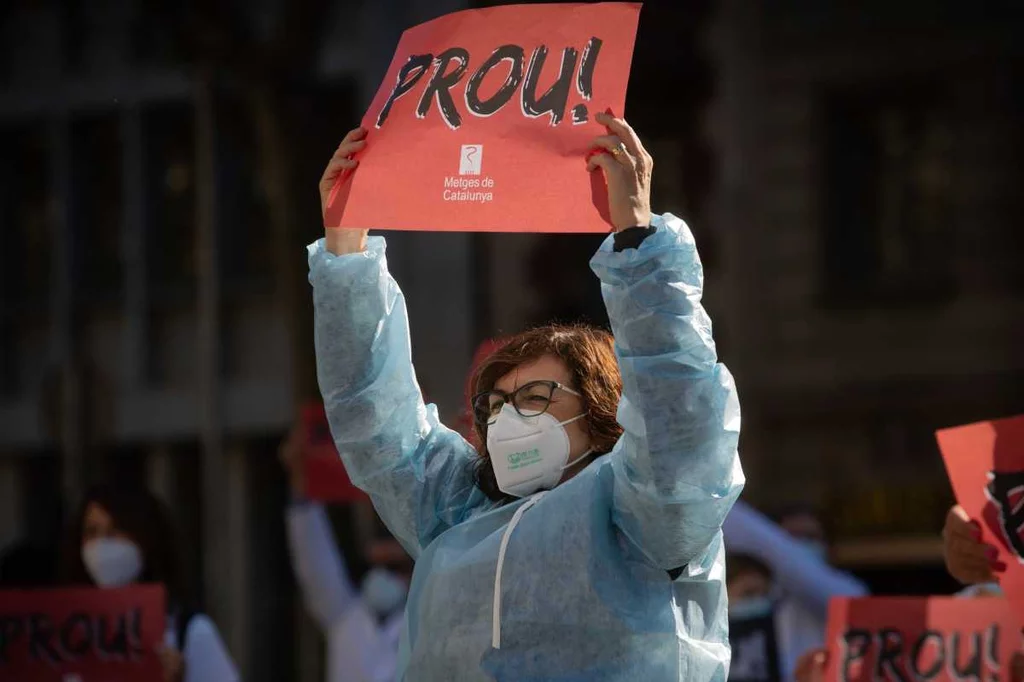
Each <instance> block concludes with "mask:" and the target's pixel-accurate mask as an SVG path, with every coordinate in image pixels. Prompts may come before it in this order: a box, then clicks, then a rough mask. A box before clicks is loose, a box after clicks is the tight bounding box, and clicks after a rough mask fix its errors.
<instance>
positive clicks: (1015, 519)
mask: <svg viewBox="0 0 1024 682" xmlns="http://www.w3.org/2000/svg"><path fill="white" fill-rule="evenodd" d="M936 438H937V439H938V441H939V448H940V449H941V450H942V457H943V459H944V460H945V462H946V471H947V472H948V473H949V480H950V482H951V483H952V484H953V492H954V493H956V499H957V502H959V503H960V505H961V506H962V507H963V508H964V510H965V511H966V512H967V513H968V515H970V517H971V518H972V519H975V520H977V521H978V522H979V523H980V524H981V527H982V539H983V540H984V541H985V542H987V543H988V544H990V545H993V546H994V547H996V548H997V549H998V550H999V560H1000V561H1002V562H1003V563H1005V564H1006V566H1007V570H1006V573H1005V574H1003V575H1002V576H1001V577H1000V580H999V582H1000V585H1001V586H1002V588H1003V591H1004V592H1005V593H1006V596H1007V598H1008V599H1009V600H1010V602H1011V603H1012V604H1014V607H1015V608H1016V609H1018V610H1019V611H1020V612H1022V613H1024V415H1021V416H1018V417H1011V418H1009V419H997V420H994V421H987V422H980V423H978V424H968V425H967V426H959V427H956V428H952V429H944V430H942V431H939V432H938V433H937V434H936Z"/></svg>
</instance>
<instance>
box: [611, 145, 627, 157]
mask: <svg viewBox="0 0 1024 682" xmlns="http://www.w3.org/2000/svg"><path fill="white" fill-rule="evenodd" d="M625 153H626V145H625V144H623V143H622V142H620V143H618V144H617V145H615V149H613V150H612V156H614V157H615V158H616V159H620V158H622V155H623V154H625Z"/></svg>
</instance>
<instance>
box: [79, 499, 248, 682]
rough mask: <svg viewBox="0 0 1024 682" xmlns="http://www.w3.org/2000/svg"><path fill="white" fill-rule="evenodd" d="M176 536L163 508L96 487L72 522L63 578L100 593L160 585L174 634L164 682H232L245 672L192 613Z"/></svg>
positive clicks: (208, 624) (169, 637) (213, 630)
mask: <svg viewBox="0 0 1024 682" xmlns="http://www.w3.org/2000/svg"><path fill="white" fill-rule="evenodd" d="M173 537H174V533H173V527H172V524H171V520H170V518H169V515H168V513H167V511H166V509H165V507H164V505H163V504H162V503H161V502H160V501H159V500H158V499H156V497H154V496H153V495H152V494H151V493H149V492H148V491H146V490H136V489H124V488H118V487H114V486H108V485H97V486H94V487H93V488H91V489H90V490H89V491H88V492H87V493H86V495H85V497H84V499H83V500H82V503H81V505H80V506H79V509H78V513H77V514H76V515H75V517H74V518H73V520H72V524H71V527H70V532H69V535H68V539H67V550H66V554H65V557H64V573H65V579H66V580H67V582H68V583H70V584H73V585H94V586H96V587H99V588H115V587H126V586H128V585H131V584H133V583H160V584H162V585H163V586H164V588H165V589H166V591H167V603H168V607H169V608H168V611H169V612H168V614H167V631H166V635H165V638H164V646H163V647H161V649H160V651H159V654H160V659H161V662H162V663H163V669H164V682H233V681H234V680H238V679H239V676H238V671H237V670H236V669H235V664H234V662H233V661H232V660H231V656H230V654H229V653H228V651H227V648H226V647H225V646H224V642H223V641H222V640H221V638H220V633H218V632H217V626H216V625H214V623H213V621H212V620H210V619H209V618H208V617H206V616H205V615H203V614H200V613H195V612H194V611H191V610H189V609H188V608H187V604H186V601H187V600H186V599H185V597H184V594H183V589H182V580H181V568H180V563H179V558H178V553H177V547H176V545H175V543H174V540H173Z"/></svg>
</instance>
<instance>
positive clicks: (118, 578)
mask: <svg viewBox="0 0 1024 682" xmlns="http://www.w3.org/2000/svg"><path fill="white" fill-rule="evenodd" d="M82 563H83V564H85V570H86V571H88V572H89V576H90V577H92V579H93V582H95V583H96V584H97V585H99V586H100V587H123V586H125V585H130V584H131V583H133V582H135V581H136V580H137V579H138V577H139V575H140V574H141V573H142V551H141V550H140V549H139V547H138V545H136V544H135V543H134V542H132V541H131V540H126V539H124V538H96V539H94V540H89V541H88V542H86V543H85V544H84V545H82Z"/></svg>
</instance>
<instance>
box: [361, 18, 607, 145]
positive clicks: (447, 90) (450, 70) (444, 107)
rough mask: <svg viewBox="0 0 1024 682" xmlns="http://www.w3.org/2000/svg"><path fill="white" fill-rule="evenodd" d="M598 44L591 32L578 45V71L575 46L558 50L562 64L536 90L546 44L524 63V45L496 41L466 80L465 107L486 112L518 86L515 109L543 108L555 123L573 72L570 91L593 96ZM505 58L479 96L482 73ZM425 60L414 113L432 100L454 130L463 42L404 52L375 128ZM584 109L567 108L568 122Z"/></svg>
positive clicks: (466, 60)
mask: <svg viewBox="0 0 1024 682" xmlns="http://www.w3.org/2000/svg"><path fill="white" fill-rule="evenodd" d="M601 44H602V43H601V39H600V38H591V39H590V40H588V41H587V44H586V46H585V47H584V48H583V57H582V58H581V59H580V60H579V70H578V71H577V70H576V60H577V57H579V53H578V52H577V51H576V49H575V48H572V47H567V48H565V49H564V50H562V64H561V68H560V69H559V72H558V78H557V79H555V82H554V83H552V84H551V86H550V87H548V89H547V90H545V91H544V92H543V93H542V94H540V95H538V94H537V91H538V89H539V88H540V75H541V71H542V70H543V69H544V63H545V62H546V61H547V57H548V48H547V46H546V45H540V46H538V47H537V48H536V49H534V51H533V54H532V55H530V60H529V62H528V63H527V62H526V51H525V50H524V49H523V48H522V47H520V46H519V45H502V46H501V47H499V48H497V49H496V50H494V52H492V53H491V55H490V56H489V57H488V58H487V59H485V60H484V61H483V62H482V63H481V64H480V66H479V67H477V69H476V71H474V72H473V75H471V76H470V77H469V80H467V81H466V86H465V96H464V99H465V104H466V107H465V108H466V110H467V111H469V112H470V113H471V114H473V115H474V116H481V117H487V116H492V115H494V114H495V113H497V112H498V111H499V110H500V109H501V108H502V107H504V106H505V105H506V104H508V103H509V102H510V101H512V98H513V96H515V94H516V92H517V91H518V92H519V98H518V99H519V103H520V109H521V111H522V112H523V115H524V116H526V117H528V118H539V117H540V116H543V115H544V114H548V115H549V116H550V117H551V125H552V126H556V125H558V124H559V123H560V122H561V121H562V119H563V118H565V109H566V106H567V105H568V103H569V90H570V89H571V87H572V83H573V80H574V79H573V75H574V74H575V76H576V77H575V81H576V91H577V92H578V93H579V94H580V96H581V97H582V98H583V100H584V101H587V102H589V101H590V99H591V97H593V94H594V66H595V65H596V64H597V55H598V54H599V53H600V52H601ZM506 62H507V63H508V73H507V75H506V76H505V80H504V81H503V82H502V84H501V86H500V87H499V88H498V89H497V90H496V91H495V92H494V93H493V94H491V95H490V96H486V97H485V96H483V95H482V94H481V86H482V84H483V82H484V79H485V78H487V75H488V74H490V73H491V71H492V70H494V69H496V68H498V66H499V65H501V64H504V63H506ZM431 64H433V67H434V69H433V73H431V75H430V80H429V81H428V82H427V86H426V88H424V90H423V93H422V94H421V95H420V101H419V104H417V106H416V118H424V117H426V115H427V112H428V111H429V109H430V103H431V101H433V100H436V101H437V108H438V110H439V111H440V112H441V117H442V118H443V119H444V121H445V123H447V124H448V127H449V128H451V129H452V130H457V129H458V128H459V127H460V126H461V125H462V114H460V113H459V109H458V108H457V107H456V106H455V99H454V98H453V97H452V93H451V90H452V88H453V87H455V85H456V84H457V83H459V81H461V80H462V78H463V77H464V76H465V75H466V72H467V70H468V69H469V64H470V56H469V52H468V51H467V50H465V49H464V48H461V47H451V48H448V49H447V50H445V51H444V52H442V53H440V54H438V55H436V56H435V55H432V54H416V55H412V56H411V57H409V60H408V61H406V63H405V64H404V65H403V66H402V68H401V69H400V70H399V72H398V77H397V79H396V81H395V87H394V88H392V90H391V94H390V95H389V96H388V99H387V101H386V102H385V103H384V106H383V107H382V108H381V110H380V113H379V114H378V115H377V124H376V127H377V128H380V127H381V126H382V125H384V122H385V121H386V120H387V118H388V115H389V114H390V113H391V107H392V106H393V105H394V103H395V102H396V101H397V100H398V99H399V98H401V97H404V96H405V95H406V94H408V93H409V91H410V90H412V89H413V87H414V86H415V85H416V84H417V83H418V82H419V81H420V79H422V78H423V76H424V75H425V74H426V73H427V71H428V69H429V67H430V66H431ZM520 85H521V86H522V87H520ZM587 113H588V112H587V105H586V104H577V105H576V106H574V107H573V109H572V122H573V123H574V124H579V123H586V121H587Z"/></svg>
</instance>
